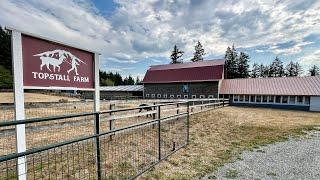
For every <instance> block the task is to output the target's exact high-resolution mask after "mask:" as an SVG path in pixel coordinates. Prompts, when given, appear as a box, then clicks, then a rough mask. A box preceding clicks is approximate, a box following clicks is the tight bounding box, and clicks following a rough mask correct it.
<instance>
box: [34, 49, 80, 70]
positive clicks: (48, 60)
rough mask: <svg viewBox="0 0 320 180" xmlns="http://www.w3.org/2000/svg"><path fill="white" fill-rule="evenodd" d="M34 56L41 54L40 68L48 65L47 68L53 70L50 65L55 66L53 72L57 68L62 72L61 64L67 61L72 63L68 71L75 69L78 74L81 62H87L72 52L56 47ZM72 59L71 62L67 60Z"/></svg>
mask: <svg viewBox="0 0 320 180" xmlns="http://www.w3.org/2000/svg"><path fill="white" fill-rule="evenodd" d="M33 56H40V60H41V65H40V70H41V71H42V69H43V66H46V67H47V69H48V70H49V71H50V72H51V69H50V65H51V66H52V67H53V72H56V68H57V70H58V72H60V65H61V64H62V63H63V62H66V63H68V64H70V65H71V68H70V69H69V70H68V71H67V72H68V74H69V73H70V72H71V71H72V70H74V71H75V73H76V75H79V74H78V67H77V66H79V65H80V63H83V64H86V63H85V62H83V61H81V60H80V59H79V58H77V57H76V56H75V55H73V54H72V53H70V52H68V51H65V50H60V49H56V50H53V51H46V52H43V53H39V54H35V55H33ZM69 58H70V59H71V63H70V62H68V61H67V59H69Z"/></svg>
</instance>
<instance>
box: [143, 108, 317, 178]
mask: <svg viewBox="0 0 320 180" xmlns="http://www.w3.org/2000/svg"><path fill="white" fill-rule="evenodd" d="M319 125H320V113H312V112H303V111H290V110H277V109H264V108H244V107H225V108H221V109H217V110H212V111H208V112H204V113H199V114H196V115H193V116H191V118H190V127H191V129H190V144H189V145H188V146H187V147H186V148H183V149H182V150H180V151H178V152H177V153H176V154H174V155H173V156H171V157H169V158H168V159H167V160H165V161H163V162H161V163H160V164H158V165H157V166H156V167H155V168H153V169H152V170H151V171H149V172H148V173H146V174H144V175H143V176H142V177H140V179H195V178H199V177H203V176H205V175H206V174H208V173H211V172H214V171H215V170H216V169H217V168H218V167H219V166H221V165H223V164H224V163H227V162H231V161H234V160H236V159H237V158H239V155H240V153H241V152H242V151H243V150H252V149H254V148H258V147H259V146H262V145H266V144H270V143H273V142H276V141H283V140H286V139H287V138H288V137H289V136H291V137H296V136H299V135H302V134H304V132H305V131H306V130H312V129H314V127H316V126H319ZM213 178H214V177H213Z"/></svg>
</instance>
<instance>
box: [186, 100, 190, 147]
mask: <svg viewBox="0 0 320 180" xmlns="http://www.w3.org/2000/svg"><path fill="white" fill-rule="evenodd" d="M189 106H190V101H187V144H189V116H190V111H189Z"/></svg>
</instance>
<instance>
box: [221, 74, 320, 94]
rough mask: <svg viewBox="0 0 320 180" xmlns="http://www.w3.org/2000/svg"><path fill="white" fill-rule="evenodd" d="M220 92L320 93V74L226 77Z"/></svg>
mask: <svg viewBox="0 0 320 180" xmlns="http://www.w3.org/2000/svg"><path fill="white" fill-rule="evenodd" d="M220 94H258V95H260V94H261V95H262V94H265V95H307V96H319V95H320V76H307V77H276V78H248V79H224V80H223V81H222V84H221V88H220Z"/></svg>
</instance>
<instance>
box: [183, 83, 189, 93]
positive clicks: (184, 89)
mask: <svg viewBox="0 0 320 180" xmlns="http://www.w3.org/2000/svg"><path fill="white" fill-rule="evenodd" d="M182 92H183V93H189V86H188V84H183V85H182Z"/></svg>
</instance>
